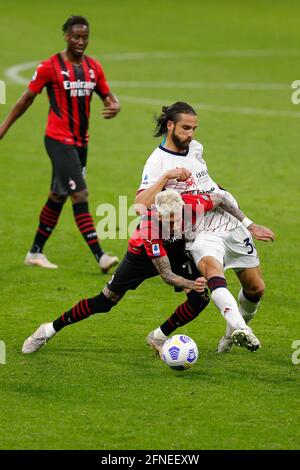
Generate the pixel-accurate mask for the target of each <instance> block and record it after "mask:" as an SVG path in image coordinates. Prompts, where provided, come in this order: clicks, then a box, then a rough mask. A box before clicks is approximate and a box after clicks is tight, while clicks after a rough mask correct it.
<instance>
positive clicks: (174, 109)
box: [153, 101, 197, 137]
mask: <svg viewBox="0 0 300 470" xmlns="http://www.w3.org/2000/svg"><path fill="white" fill-rule="evenodd" d="M161 111H162V112H161V114H160V116H154V119H155V121H156V127H155V129H154V134H153V135H154V137H159V136H161V135H164V134H166V133H167V123H168V121H172V122H174V124H176V122H178V121H179V115H180V114H192V115H194V116H197V113H196V111H195V110H194V108H192V106H190V105H189V104H188V103H185V102H184V101H176V103H174V104H171V105H170V106H163V107H162V110H161Z"/></svg>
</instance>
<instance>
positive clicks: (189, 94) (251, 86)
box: [0, 0, 300, 450]
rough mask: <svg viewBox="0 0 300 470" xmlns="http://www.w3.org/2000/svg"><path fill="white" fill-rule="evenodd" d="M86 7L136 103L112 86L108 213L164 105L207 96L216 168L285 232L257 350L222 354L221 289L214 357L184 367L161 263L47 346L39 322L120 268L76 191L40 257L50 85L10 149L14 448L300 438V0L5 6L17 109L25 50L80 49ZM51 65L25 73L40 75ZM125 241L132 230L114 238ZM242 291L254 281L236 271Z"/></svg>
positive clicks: (113, 71)
mask: <svg viewBox="0 0 300 470" xmlns="http://www.w3.org/2000/svg"><path fill="white" fill-rule="evenodd" d="M70 14H83V15H86V16H87V17H88V18H89V19H90V22H91V38H90V45H89V48H88V51H87V52H88V53H89V54H90V55H93V56H95V57H96V58H98V59H99V60H101V62H102V64H103V66H104V69H105V71H106V74H107V76H108V78H109V81H110V82H111V83H112V88H113V91H115V92H116V94H117V95H118V96H119V97H120V99H121V101H122V104H123V110H122V113H121V114H120V115H119V116H118V117H117V118H116V119H115V120H112V121H104V120H103V119H101V116H100V110H101V103H100V102H99V100H98V98H97V97H94V100H93V106H92V119H91V127H90V135H91V141H90V149H89V163H88V178H87V181H88V186H89V190H90V208H91V212H92V214H93V216H94V217H95V220H96V223H97V222H99V221H100V218H99V217H97V216H96V208H97V206H98V205H99V204H100V203H103V202H107V203H111V204H117V202H118V196H119V195H126V196H128V200H129V201H130V202H132V201H133V199H134V194H135V191H136V188H137V187H138V185H139V181H140V175H141V172H142V168H143V164H144V162H145V161H146V158H147V157H148V155H149V154H150V153H151V151H152V150H153V148H154V147H155V146H156V145H157V144H158V143H159V142H158V141H157V140H155V139H154V138H153V137H152V129H153V125H154V124H153V120H152V116H153V114H154V113H155V112H159V110H160V106H161V104H169V103H172V102H173V101H175V100H186V101H188V102H190V103H191V104H192V105H195V107H196V109H197V110H198V112H199V129H198V130H197V134H196V136H195V137H196V138H197V139H198V140H199V141H201V142H202V143H203V145H204V155H205V158H206V160H207V163H208V167H209V171H210V173H211V175H212V176H213V178H214V179H215V180H216V181H217V182H219V184H221V185H223V186H224V187H226V188H228V189H229V190H230V191H231V192H232V193H233V194H234V195H235V196H236V198H237V199H238V201H239V203H240V206H241V207H242V209H244V210H245V212H246V213H247V215H248V216H249V217H250V218H253V219H254V220H255V221H256V222H257V223H261V224H263V225H266V226H270V227H271V228H272V229H273V230H274V231H275V232H276V235H277V241H276V243H274V244H270V245H264V244H261V243H260V244H258V249H259V253H260V258H261V263H262V268H263V272H264V278H265V281H266V286H267V289H266V294H265V298H264V300H263V304H262V307H261V310H260V311H259V313H258V315H257V317H256V318H255V320H254V321H253V327H254V330H255V332H256V334H257V335H258V337H259V338H260V339H261V341H262V349H261V350H260V351H259V352H257V353H256V354H251V353H249V352H248V351H245V350H239V349H238V348H235V349H234V350H233V351H232V353H231V354H229V355H226V356H217V355H216V353H215V347H216V344H217V342H218V339H219V338H220V336H222V334H223V331H224V326H225V325H224V321H223V319H222V318H221V316H220V315H219V313H218V312H217V311H216V309H215V307H214V306H213V305H210V306H209V307H208V308H207V309H206V311H205V312H203V314H202V315H201V317H199V318H198V319H197V320H196V321H194V322H193V323H191V324H189V325H187V326H186V327H185V328H183V329H182V330H181V331H182V332H184V333H185V334H188V335H190V336H191V337H192V338H193V339H194V340H195V341H196V342H197V344H198V346H199V350H200V358H199V361H198V363H197V364H196V365H195V366H194V368H192V369H191V370H190V371H187V372H184V373H179V372H178V373H177V372H174V371H172V370H170V369H168V368H167V367H166V366H165V365H164V364H163V363H162V362H160V361H158V360H157V359H156V358H155V357H154V356H153V354H152V352H151V351H150V350H149V349H148V348H147V346H146V343H145V337H146V335H147V333H148V332H149V331H150V330H151V329H153V328H154V327H156V326H158V325H159V324H160V323H161V322H162V320H164V319H165V318H166V317H167V316H168V315H169V314H170V313H172V312H173V310H174V308H175V306H176V305H177V304H179V303H180V302H181V301H182V299H183V296H182V294H174V293H173V290H172V288H170V287H168V286H167V285H164V284H163V283H162V282H161V281H160V279H157V278H156V279H154V280H150V281H148V282H146V283H145V284H144V285H143V286H142V287H141V288H140V289H138V290H137V291H136V292H135V293H129V294H128V295H127V296H126V298H125V299H124V300H123V301H122V303H121V304H120V305H119V307H117V308H116V309H115V310H114V311H113V312H111V313H110V314H108V315H101V314H99V315H96V316H95V317H93V318H90V319H89V320H86V321H84V322H81V323H80V324H77V325H74V326H71V327H69V328H66V329H65V330H64V331H62V332H61V333H60V334H59V335H57V337H56V338H55V339H53V341H52V342H50V343H49V344H48V345H47V346H46V347H45V348H43V349H42V350H41V351H40V352H38V353H37V354H34V355H31V356H22V355H21V352H20V351H21V346H22V343H23V341H24V339H25V338H26V337H27V336H28V335H29V334H30V333H31V332H32V331H33V330H34V329H35V328H36V327H37V326H38V325H39V324H40V323H42V322H44V321H49V320H52V319H54V318H56V317H57V316H58V315H59V314H60V313H61V312H63V311H64V310H66V309H67V308H70V307H71V306H72V305H73V304H74V303H75V302H77V301H78V300H80V299H81V298H84V297H89V296H93V295H96V294H97V293H98V292H99V291H100V290H101V289H102V287H103V285H104V284H105V282H107V280H108V279H109V276H108V275H105V276H104V275H101V274H100V272H99V270H98V269H97V266H96V264H95V262H94V260H93V258H92V256H91V254H90V253H89V251H88V249H87V248H86V246H85V244H84V242H83V240H82V238H81V235H80V233H79V232H78V231H77V228H76V226H75V223H74V221H73V218H72V211H71V205H70V203H69V202H68V203H67V205H66V207H65V209H64V211H63V214H62V218H61V220H60V223H59V225H58V227H57V229H56V231H55V233H54V234H53V236H52V239H50V241H49V243H48V245H47V246H46V250H45V252H46V254H47V255H48V256H49V259H50V260H51V261H53V262H57V263H58V264H59V270H57V271H54V272H50V271H46V270H45V271H42V270H39V269H31V268H28V267H26V266H25V265H24V264H23V259H24V257H25V254H26V252H27V251H28V249H29V247H30V244H31V242H32V237H33V235H34V232H35V229H36V226H37V220H38V214H39V211H40V209H41V207H42V205H43V203H44V202H45V200H46V197H47V191H48V187H49V180H50V164H49V160H48V157H47V156H46V152H45V149H44V147H43V132H44V127H45V122H46V117H47V109H48V103H47V98H46V94H45V92H44V93H43V94H42V95H41V96H40V97H38V98H37V99H36V101H35V103H34V105H33V107H32V108H31V109H30V110H29V111H28V112H27V113H26V114H25V115H24V116H23V117H22V118H21V119H20V120H19V121H18V122H17V123H16V124H15V125H14V126H13V128H11V129H10V131H9V133H8V134H7V136H6V137H5V139H3V140H2V141H1V142H0V154H1V166H0V173H1V225H0V230H1V232H0V243H1V302H0V308H1V315H0V340H2V341H4V342H5V344H6V352H7V355H6V364H5V365H4V364H2V365H0V416H1V418H0V448H1V449H112V450H113V449H297V448H299V442H300V429H299V409H300V399H299V372H300V369H299V365H294V364H293V363H292V360H291V358H292V353H293V349H292V343H293V342H294V341H295V340H300V328H299V311H300V309H299V281H300V278H299V261H300V255H299V230H300V227H299V187H300V186H299V177H300V172H299V125H300V105H298V106H296V105H294V104H292V102H291V94H292V90H291V83H292V82H293V81H294V80H297V79H298V80H299V79H300V60H299V59H300V48H299V17H300V7H299V3H298V2H296V1H289V0H287V1H279V0H278V1H275V2H273V1H268V0H263V1H258V0H255V1H251V2H242V1H241V0H240V1H233V0H230V1H228V2H223V1H216V0H212V1H208V0H203V1H196V0H194V1H193V0H190V1H188V2H182V1H178V0H175V1H174V0H172V1H171V0H166V1H157V0H151V1H146V0H141V1H137V0H129V1H126V2H125V1H122V0H113V1H111V2H98V1H96V0H91V1H89V2H86V3H82V2H79V1H78V0H74V1H73V2H72V4H71V6H70V4H69V3H67V2H60V1H58V0H52V1H51V2H46V3H45V4H42V6H40V7H39V8H37V3H36V2H34V1H30V0H26V1H24V2H23V1H21V0H11V1H10V2H8V3H7V4H6V5H5V4H4V2H2V5H1V13H0V16H1V64H0V79H2V80H5V81H6V83H7V104H6V105H0V120H1V121H2V119H3V118H4V116H5V115H6V114H7V112H8V110H9V109H10V107H11V105H12V104H13V103H14V102H15V100H16V99H17V97H18V96H19V95H20V94H21V93H22V91H23V90H24V89H25V85H22V84H21V83H20V84H17V83H15V81H14V79H13V77H12V76H11V78H8V77H7V75H6V71H7V70H8V69H11V67H13V66H15V65H18V64H25V63H29V62H38V61H39V60H41V59H44V58H47V57H49V56H50V55H51V54H53V53H55V52H57V51H59V50H61V49H62V48H63V38H62V35H61V31H60V27H61V25H62V23H63V22H64V21H65V19H66V18H67V17H68V16H69V15H70ZM33 70H34V67H33V66H31V67H28V68H27V69H24V70H23V71H21V72H20V75H19V76H21V77H23V79H26V80H27V79H29V78H30V77H31V75H32V73H33ZM103 246H104V247H105V249H107V250H108V251H111V252H113V253H116V254H118V255H119V256H120V257H122V256H123V254H124V253H125V250H126V246H127V244H126V241H125V240H119V239H117V240H106V241H104V242H103ZM228 282H229V286H230V289H231V290H232V292H233V293H234V294H235V295H236V294H237V293H238V283H237V280H236V279H235V276H234V274H233V273H228Z"/></svg>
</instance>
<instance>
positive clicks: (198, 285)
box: [151, 256, 206, 292]
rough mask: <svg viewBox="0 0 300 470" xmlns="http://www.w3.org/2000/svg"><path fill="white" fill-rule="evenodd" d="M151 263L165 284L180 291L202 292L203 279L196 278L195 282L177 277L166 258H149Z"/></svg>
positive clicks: (204, 282)
mask: <svg viewBox="0 0 300 470" xmlns="http://www.w3.org/2000/svg"><path fill="white" fill-rule="evenodd" d="M151 259H152V262H153V264H154V266H155V268H156V269H157V271H158V272H159V274H160V277H161V278H162V279H163V281H165V282H166V283H167V284H170V285H171V286H174V287H179V288H181V289H191V290H195V291H196V292H203V291H204V289H205V285H206V280H205V278H204V277H198V278H197V279H196V280H195V281H190V280H189V279H185V278H184V277H181V276H177V274H175V273H173V271H172V269H171V264H170V261H169V258H168V257H167V256H160V257H158V258H151Z"/></svg>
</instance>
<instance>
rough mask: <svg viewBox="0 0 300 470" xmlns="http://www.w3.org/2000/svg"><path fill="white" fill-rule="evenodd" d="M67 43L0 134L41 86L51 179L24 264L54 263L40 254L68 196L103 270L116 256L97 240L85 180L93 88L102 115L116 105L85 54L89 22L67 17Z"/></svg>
mask: <svg viewBox="0 0 300 470" xmlns="http://www.w3.org/2000/svg"><path fill="white" fill-rule="evenodd" d="M63 32H64V35H65V40H66V43H67V48H66V50H64V51H63V52H61V53H58V54H55V55H53V56H52V57H50V58H49V59H48V60H45V61H43V62H41V63H40V64H39V65H38V67H37V69H36V72H35V74H34V76H33V78H32V80H31V82H30V83H29V87H28V90H27V91H26V92H25V93H24V94H23V95H22V97H21V98H20V99H19V100H18V101H17V103H16V104H15V106H14V107H13V109H12V110H11V112H10V113H9V115H8V116H7V118H6V119H5V121H4V122H3V124H2V125H1V126H0V139H1V138H2V137H3V136H4V135H5V133H6V132H7V130H8V129H9V127H10V126H11V125H12V124H13V123H14V122H15V121H16V120H17V119H18V118H19V117H20V116H21V115H22V114H23V113H24V112H25V111H26V110H27V108H28V107H29V106H30V105H31V104H32V103H33V101H34V99H35V97H36V95H37V94H39V93H41V91H42V90H43V88H44V87H46V89H47V93H48V98H49V103H50V109H49V115H48V122H47V128H46V135H45V147H46V150H47V153H48V155H49V157H50V160H51V163H52V181H51V189H50V193H49V195H48V200H47V202H46V204H45V205H44V207H43V208H42V211H41V213H40V220H39V226H38V229H37V232H36V235H35V238H34V241H33V244H32V247H31V249H30V251H29V253H28V254H27V256H26V258H25V263H26V264H28V265H37V266H41V267H43V268H52V269H53V268H57V265H55V264H52V263H50V262H49V260H48V259H47V258H46V256H45V255H44V254H43V248H44V245H45V243H46V241H47V240H48V238H49V237H50V235H51V234H52V232H53V230H54V228H55V226H56V224H57V222H58V219H59V216H60V213H61V211H62V208H63V205H64V203H65V202H66V200H67V198H68V196H70V198H71V200H72V204H73V213H74V218H75V222H76V224H77V226H78V229H79V230H80V232H81V234H82V236H83V237H84V239H85V241H86V243H87V245H88V246H89V248H90V249H91V251H92V253H93V255H94V257H95V258H96V261H97V263H98V264H99V266H100V268H101V270H102V272H107V271H108V270H109V269H110V268H111V267H112V266H114V265H115V264H117V263H118V258H117V257H116V256H110V255H108V254H106V253H104V252H103V251H102V249H101V247H100V245H99V241H98V238H97V233H96V230H95V226H94V222H93V219H92V216H91V214H90V213H89V208H88V191H87V186H86V183H85V169H86V162H87V146H88V132H87V131H88V124H89V116H90V102H91V98H92V94H93V92H95V93H96V94H97V95H98V96H99V97H100V98H101V99H102V101H103V103H104V109H103V112H102V115H103V117H104V118H105V119H110V118H113V117H115V116H116V115H117V114H118V112H119V111H120V104H119V102H118V99H117V98H116V96H115V95H113V94H112V92H111V91H110V88H109V85H108V83H107V81H106V78H105V75H104V72H103V69H102V67H101V65H100V63H99V62H97V61H95V60H94V59H92V58H91V57H88V56H86V55H85V54H84V51H85V49H86V47H87V45H88V40H89V23H88V21H87V20H86V18H84V17H82V16H72V17H70V18H69V19H68V20H67V21H66V22H65V24H64V25H63Z"/></svg>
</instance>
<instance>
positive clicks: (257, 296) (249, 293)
mask: <svg viewBox="0 0 300 470" xmlns="http://www.w3.org/2000/svg"><path fill="white" fill-rule="evenodd" d="M243 291H244V295H245V297H246V298H247V299H248V300H250V302H255V303H257V302H259V301H260V300H261V298H262V297H263V295H264V293H265V283H264V281H263V280H262V279H261V280H260V281H259V282H258V283H256V284H254V285H253V286H250V287H249V288H247V289H243Z"/></svg>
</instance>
